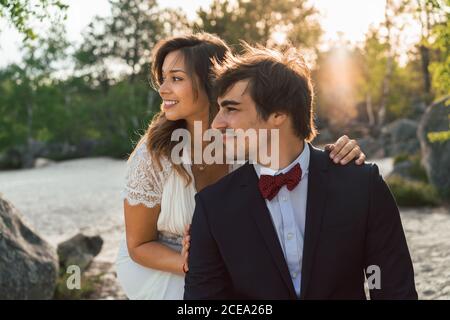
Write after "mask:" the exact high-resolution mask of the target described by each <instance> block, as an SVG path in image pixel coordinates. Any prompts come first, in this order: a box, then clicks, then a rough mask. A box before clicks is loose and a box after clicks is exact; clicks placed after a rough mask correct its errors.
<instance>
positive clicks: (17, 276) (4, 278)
mask: <svg viewBox="0 0 450 320" xmlns="http://www.w3.org/2000/svg"><path fill="white" fill-rule="evenodd" d="M57 277H58V257H57V255H56V251H55V249H54V248H53V247H51V246H50V245H49V244H48V243H47V242H46V241H45V240H43V239H42V238H41V237H40V236H39V235H38V234H36V232H34V231H33V230H32V229H31V228H29V227H28V226H26V225H25V224H24V223H23V221H22V220H21V218H20V214H19V212H18V210H17V209H16V208H15V207H14V206H13V205H12V204H11V203H9V202H8V201H6V200H4V199H3V198H2V197H1V196H0V300H1V299H8V300H9V299H51V298H52V297H53V293H54V291H55V286H56V281H57Z"/></svg>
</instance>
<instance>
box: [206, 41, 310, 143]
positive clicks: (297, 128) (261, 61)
mask: <svg viewBox="0 0 450 320" xmlns="http://www.w3.org/2000/svg"><path fill="white" fill-rule="evenodd" d="M243 45H244V49H245V50H244V53H243V54H242V55H240V56H229V57H228V58H227V59H226V60H225V61H224V62H222V63H221V64H220V65H219V64H217V65H215V67H214V73H215V78H216V80H215V89H216V94H217V96H218V97H220V96H223V95H224V94H225V93H226V92H227V91H228V90H229V89H230V88H231V87H232V86H233V85H234V84H235V83H236V82H238V81H241V80H249V86H248V88H247V90H249V92H250V96H251V98H252V99H253V101H254V102H255V104H256V111H257V112H258V115H259V116H260V117H261V118H262V119H263V120H267V119H268V118H269V116H270V115H271V114H272V113H274V112H284V113H286V114H288V116H290V117H291V120H292V125H293V129H294V132H295V134H296V135H297V136H298V137H300V138H302V139H305V140H307V141H311V140H312V139H313V138H314V137H315V136H316V134H317V132H316V128H315V126H314V112H313V100H314V90H313V85H312V81H311V75H310V71H309V68H308V67H307V66H306V63H305V60H304V59H303V56H302V55H301V54H300V53H299V52H298V50H296V49H294V48H290V49H287V50H284V51H282V52H280V51H275V50H270V49H267V48H264V47H261V46H258V47H252V46H250V45H248V44H246V43H243Z"/></svg>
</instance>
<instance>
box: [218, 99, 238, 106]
mask: <svg viewBox="0 0 450 320" xmlns="http://www.w3.org/2000/svg"><path fill="white" fill-rule="evenodd" d="M239 104H241V103H240V102H238V101H235V100H223V101H222V102H220V106H221V107H222V108H224V107H226V106H237V105H239Z"/></svg>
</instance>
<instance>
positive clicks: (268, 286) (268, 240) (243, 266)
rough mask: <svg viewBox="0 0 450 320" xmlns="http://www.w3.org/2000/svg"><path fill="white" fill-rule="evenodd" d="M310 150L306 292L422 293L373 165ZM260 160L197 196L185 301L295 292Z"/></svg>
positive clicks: (321, 295)
mask: <svg viewBox="0 0 450 320" xmlns="http://www.w3.org/2000/svg"><path fill="white" fill-rule="evenodd" d="M307 147H309V148H310V150H311V156H310V164H309V175H308V179H309V180H308V199H307V208H306V225H305V239H304V250H303V262H302V277H301V279H302V280H301V296H300V298H301V299H365V298H366V296H365V292H364V270H366V269H367V267H368V266H370V265H376V266H378V267H379V268H380V271H381V274H380V275H381V279H380V280H381V289H372V290H370V297H371V299H416V298H417V293H416V290H415V285H414V271H413V266H412V262H411V258H410V255H409V251H408V247H407V244H406V240H405V236H404V233H403V228H402V224H401V221H400V215H399V211H398V208H397V206H396V203H395V200H394V199H393V197H392V195H391V193H390V191H389V189H388V187H387V186H386V184H385V182H384V181H383V179H382V178H381V176H380V174H379V172H378V168H377V166H376V165H374V164H365V165H362V166H357V165H355V164H349V165H346V166H341V165H335V164H334V163H333V162H332V161H331V160H330V159H329V156H328V154H327V153H326V152H324V151H322V150H318V149H315V148H313V147H312V146H311V145H308V146H307ZM257 183H258V177H257V175H256V172H255V170H254V167H253V166H252V165H251V164H248V163H247V164H245V165H244V166H242V167H241V168H239V169H237V170H236V171H234V172H232V173H231V174H229V175H227V176H226V177H224V178H223V179H221V180H220V181H219V182H217V183H216V184H214V185H211V186H209V187H207V188H205V189H204V190H202V191H201V192H199V193H198V194H197V195H196V208H195V212H194V217H193V221H192V226H191V247H190V252H189V272H188V273H187V275H186V282H185V293H184V298H185V299H296V298H297V296H296V294H295V291H294V286H293V284H292V280H291V277H290V275H289V270H288V267H287V264H286V262H285V259H284V256H283V252H282V249H281V246H280V243H279V240H278V237H277V234H276V230H275V229H274V227H273V224H272V220H271V216H270V212H269V211H268V209H267V206H266V204H265V201H264V199H263V198H262V196H261V194H260V192H259V190H258V185H257Z"/></svg>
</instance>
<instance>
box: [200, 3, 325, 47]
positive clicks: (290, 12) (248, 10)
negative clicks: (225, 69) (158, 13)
mask: <svg viewBox="0 0 450 320" xmlns="http://www.w3.org/2000/svg"><path fill="white" fill-rule="evenodd" d="M197 14H198V17H199V25H198V27H199V28H200V29H202V30H204V31H206V32H210V33H215V34H218V35H219V36H221V37H222V38H223V39H224V40H225V41H227V42H228V43H229V44H231V45H237V44H239V41H240V40H244V41H246V42H249V43H252V44H255V43H259V44H263V45H274V44H276V39H274V38H273V36H274V34H275V33H276V32H279V34H280V35H281V34H283V35H284V36H285V38H286V40H287V41H289V42H290V43H292V44H293V45H294V46H302V47H303V48H314V47H315V46H316V45H317V42H318V40H319V37H320V35H321V33H322V29H321V27H320V24H319V23H318V21H317V10H316V9H315V8H314V7H313V6H311V5H309V4H308V2H307V1H304V0H301V1H298V0H296V1H294V0H260V1H246V0H237V1H230V0H213V1H212V3H211V5H210V7H209V8H208V9H206V10H205V9H200V10H199V11H198V12H197Z"/></svg>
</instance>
